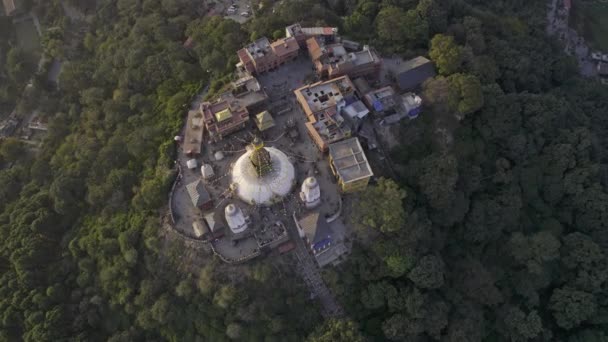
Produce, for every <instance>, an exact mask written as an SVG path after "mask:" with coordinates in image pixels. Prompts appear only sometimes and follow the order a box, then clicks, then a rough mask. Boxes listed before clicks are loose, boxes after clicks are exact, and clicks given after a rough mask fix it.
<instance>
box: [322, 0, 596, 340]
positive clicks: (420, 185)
mask: <svg viewBox="0 0 608 342" xmlns="http://www.w3.org/2000/svg"><path fill="white" fill-rule="evenodd" d="M396 5H397V7H398V9H395V8H391V9H390V10H388V9H387V7H384V6H378V5H377V4H376V3H374V2H363V3H360V4H359V5H358V7H357V9H356V10H355V12H354V13H353V14H351V15H350V16H349V17H347V18H346V21H345V25H346V27H347V29H352V30H353V31H354V32H353V34H356V35H359V36H362V35H363V36H362V37H363V38H365V34H366V32H369V31H368V30H362V31H361V32H359V31H357V27H361V22H363V23H364V24H365V23H369V24H370V25H374V24H375V27H376V31H375V34H374V35H372V36H370V37H368V39H370V40H377V41H380V42H381V43H382V44H383V45H385V46H388V48H389V49H391V50H392V51H399V52H403V53H406V54H407V53H411V52H414V51H418V49H426V48H428V49H429V54H430V57H431V58H432V59H433V60H434V62H435V63H436V66H437V68H438V71H439V73H440V76H438V77H436V78H435V79H434V80H432V81H430V82H428V83H427V84H425V86H424V92H423V96H424V100H425V103H426V112H425V114H424V117H423V118H421V119H419V120H417V121H414V122H411V123H408V124H405V125H403V126H402V127H401V133H400V143H401V145H400V146H399V147H398V148H397V149H395V151H393V159H394V161H395V162H396V163H397V164H398V166H397V170H398V172H399V174H400V178H399V180H398V181H397V183H398V184H395V183H393V182H392V181H385V180H382V181H380V182H379V183H378V185H377V186H376V187H373V188H371V189H368V191H367V193H366V194H364V195H363V196H361V200H360V201H359V203H357V205H356V207H355V209H356V212H359V213H360V222H362V224H361V225H360V226H361V227H359V236H360V237H361V239H360V246H359V248H358V251H357V252H356V254H355V256H354V257H353V258H351V260H350V261H349V262H348V263H347V264H346V265H344V266H343V267H341V268H340V269H339V270H338V271H337V272H333V271H330V272H328V274H327V279H328V280H330V281H331V282H332V283H334V288H335V289H336V291H337V292H338V293H339V294H340V296H341V298H342V299H343V301H344V303H346V304H347V311H348V312H350V313H352V315H353V316H354V317H355V320H356V321H358V322H359V323H360V327H361V329H362V330H363V331H364V333H365V334H367V335H369V336H371V337H373V338H374V339H375V340H377V341H384V340H386V339H389V340H396V341H418V340H422V341H423V340H429V339H430V340H445V341H482V340H483V341H528V340H534V341H605V340H607V339H608V336H607V335H606V328H607V327H608V326H607V323H608V321H606V313H607V312H608V311H607V310H608V306H607V305H608V303H607V302H606V298H607V297H606V285H608V283H607V282H606V281H607V280H608V268H607V266H608V264H607V261H608V259H607V258H606V254H605V253H606V252H605V251H606V247H608V235H607V230H606V229H607V228H608V227H607V225H606V222H608V221H606V219H607V216H606V214H607V213H608V211H607V209H608V194H607V192H606V183H605V182H606V180H607V178H606V175H607V174H606V166H605V163H606V146H607V145H606V143H607V141H606V131H607V129H608V126H607V122H606V120H605V115H606V110H607V109H608V91H607V90H606V88H605V87H602V86H600V85H599V83H596V82H592V81H585V80H580V79H577V77H576V75H575V74H574V72H575V68H574V67H573V63H574V62H573V61H572V60H570V59H569V58H568V57H567V56H565V55H564V54H562V53H561V48H560V47H559V46H556V45H555V43H554V42H553V41H551V40H550V39H549V38H547V37H546V36H545V35H544V23H543V18H544V12H543V6H544V2H542V1H535V2H517V1H515V2H513V1H483V2H482V1H479V2H473V1H471V2H461V1H451V2H447V3H446V2H438V1H428V0H422V1H420V2H419V3H418V4H417V5H415V4H414V3H413V2H408V4H396ZM370 15H371V16H373V15H375V16H376V19H375V20H373V21H370V20H369V18H370ZM353 22H354V23H356V24H353ZM399 22H400V23H405V26H401V27H403V28H404V30H403V31H398V27H400V26H399V25H397V24H396V23H399ZM370 27H373V26H370ZM414 33H415V36H410V35H412V34H414ZM401 42H403V43H401ZM399 186H400V188H399ZM378 199H382V202H381V203H378ZM395 202H397V203H400V202H401V203H402V204H403V209H402V210H401V211H400V209H401V208H400V207H401V206H399V205H395V204H394V203H395ZM379 213H380V215H379ZM379 216H380V217H379ZM374 232H375V234H374ZM370 236H371V237H370Z"/></svg>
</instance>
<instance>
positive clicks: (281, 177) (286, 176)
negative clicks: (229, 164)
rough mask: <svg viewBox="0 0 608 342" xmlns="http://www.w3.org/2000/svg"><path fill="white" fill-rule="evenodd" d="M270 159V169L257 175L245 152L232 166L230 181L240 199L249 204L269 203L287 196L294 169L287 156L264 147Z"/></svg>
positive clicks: (290, 187) (248, 153)
mask: <svg viewBox="0 0 608 342" xmlns="http://www.w3.org/2000/svg"><path fill="white" fill-rule="evenodd" d="M264 148H265V149H266V150H267V151H268V153H269V154H270V158H271V160H272V171H270V172H269V173H268V174H266V175H264V176H263V177H258V175H257V173H256V170H255V167H254V166H253V164H252V163H251V160H250V159H249V156H250V155H251V153H252V151H247V152H245V153H244V154H243V155H242V156H240V157H239V159H237V161H236V163H234V166H233V168H232V183H233V184H234V185H235V187H236V194H237V195H238V196H239V198H240V199H241V200H243V201H244V202H247V203H249V204H251V205H256V204H257V205H271V204H273V203H275V202H276V201H278V200H280V199H281V198H283V197H285V196H287V195H288V194H289V193H290V192H291V190H292V188H293V184H294V180H295V169H294V167H293V165H292V164H291V162H290V161H289V158H288V157H287V155H286V154H285V153H283V152H282V151H280V150H278V149H276V148H274V147H264Z"/></svg>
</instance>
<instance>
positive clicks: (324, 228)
mask: <svg viewBox="0 0 608 342" xmlns="http://www.w3.org/2000/svg"><path fill="white" fill-rule="evenodd" d="M298 224H299V225H300V228H302V230H303V231H304V235H305V236H306V239H308V242H309V243H311V244H316V243H318V242H321V241H323V240H325V239H329V238H331V228H329V224H328V223H327V220H325V218H324V217H323V216H321V214H320V213H319V212H318V211H315V212H312V213H310V214H308V215H306V216H304V217H303V218H301V219H300V220H298Z"/></svg>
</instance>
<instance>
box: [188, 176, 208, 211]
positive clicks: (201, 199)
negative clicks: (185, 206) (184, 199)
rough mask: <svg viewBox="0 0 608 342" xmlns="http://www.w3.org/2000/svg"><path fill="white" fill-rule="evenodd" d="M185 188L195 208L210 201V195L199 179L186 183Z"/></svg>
mask: <svg viewBox="0 0 608 342" xmlns="http://www.w3.org/2000/svg"><path fill="white" fill-rule="evenodd" d="M186 190H187V191H188V195H190V200H191V201H192V205H194V206H195V207H197V208H199V207H200V206H202V205H203V204H205V203H208V202H209V201H211V196H210V195H209V192H208V191H207V189H205V186H204V185H203V183H202V182H201V181H200V179H199V180H197V181H194V182H192V183H190V184H188V185H186Z"/></svg>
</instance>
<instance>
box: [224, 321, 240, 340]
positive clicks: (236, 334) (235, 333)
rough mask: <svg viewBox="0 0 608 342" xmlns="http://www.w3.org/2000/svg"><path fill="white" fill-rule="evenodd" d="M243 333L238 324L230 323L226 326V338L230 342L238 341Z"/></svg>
mask: <svg viewBox="0 0 608 342" xmlns="http://www.w3.org/2000/svg"><path fill="white" fill-rule="evenodd" d="M242 333H243V327H242V326H241V325H240V324H238V323H234V322H232V323H230V324H228V325H227V326H226V336H228V337H229V338H230V339H232V340H238V339H240V338H241V335H242Z"/></svg>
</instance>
